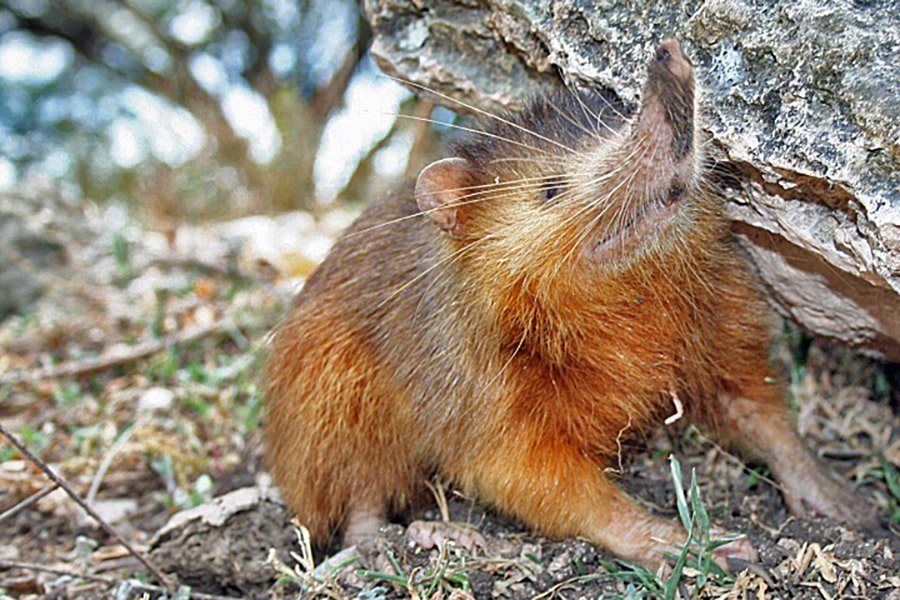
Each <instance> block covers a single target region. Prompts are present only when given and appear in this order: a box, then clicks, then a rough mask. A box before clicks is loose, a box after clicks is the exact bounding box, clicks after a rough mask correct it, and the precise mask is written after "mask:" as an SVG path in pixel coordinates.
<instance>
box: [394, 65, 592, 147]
mask: <svg viewBox="0 0 900 600" xmlns="http://www.w3.org/2000/svg"><path fill="white" fill-rule="evenodd" d="M386 77H389V78H390V79H393V80H395V81H397V82H399V83H405V84H406V85H411V86H413V87H415V88H418V89H420V90H424V91H426V92H428V93H430V94H434V95H435V96H437V97H439V98H443V99H444V100H448V101H450V102H454V103H456V104H458V105H460V106H462V107H465V108H467V109H469V110H471V111H472V112H475V113H478V114H480V115H484V116H486V117H490V118H491V119H496V120H497V121H500V122H501V123H504V124H506V125H509V126H510V127H514V128H516V129H518V130H520V131H523V132H525V133H527V134H529V135H533V136H534V137H536V138H538V139H540V140H543V141H545V142H548V143H550V144H553V145H555V146H558V147H560V148H562V149H563V150H565V151H566V152H571V153H573V154H579V153H578V152H576V151H575V150H573V149H572V148H569V147H568V146H566V145H565V144H562V143H560V142H558V141H556V140H554V139H551V138H548V137H547V136H544V135H541V134H540V133H537V132H536V131H532V130H531V129H528V128H527V127H523V126H522V125H519V124H518V123H515V122H513V121H510V120H509V119H504V118H503V117H501V116H498V115H495V114H493V113H490V112H488V111H486V110H483V109H480V108H478V107H477V106H473V105H471V104H467V103H466V102H463V101H462V100H457V99H456V98H454V97H452V96H448V95H447V94H444V93H442V92H439V91H437V90H433V89H431V88H429V87H428V86H425V85H422V84H420V83H416V82H415V81H409V80H404V79H403V78H400V77H392V76H390V75H386Z"/></svg>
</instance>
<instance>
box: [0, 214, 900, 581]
mask: <svg viewBox="0 0 900 600" xmlns="http://www.w3.org/2000/svg"><path fill="white" fill-rule="evenodd" d="M98 219H99V218H98ZM101 221H102V220H98V221H97V222H96V223H95V222H93V221H91V220H90V218H87V220H86V222H85V223H84V224H83V225H82V227H83V228H84V232H86V233H85V235H82V236H80V237H79V238H78V239H69V240H66V246H67V248H72V249H73V250H70V254H71V258H70V263H69V266H68V269H69V270H68V271H64V270H63V271H60V272H58V273H50V274H46V277H47V279H48V285H49V292H48V294H47V295H46V296H45V298H44V299H43V300H42V301H41V302H40V303H39V304H38V305H37V306H36V307H35V309H34V311H33V312H32V313H31V314H30V315H29V316H27V317H14V318H12V319H9V320H7V321H6V322H4V323H2V324H0V347H2V348H3V354H2V355H0V402H2V404H0V425H2V427H3V428H4V429H6V430H8V431H9V432H11V433H12V434H14V435H15V436H16V438H17V439H19V440H21V441H22V442H23V443H24V444H25V446H26V447H27V448H28V449H30V450H31V451H32V452H34V453H35V454H36V455H37V456H38V457H40V459H41V460H42V461H44V462H45V463H46V464H48V465H49V466H50V467H51V468H52V469H53V470H54V471H55V472H57V473H59V474H61V475H62V476H63V477H65V479H66V480H67V481H68V482H69V484H70V485H71V487H72V488H73V491H75V492H76V493H77V494H78V495H79V496H80V497H82V498H87V499H89V501H90V504H91V505H92V506H93V507H94V508H95V510H96V511H97V512H98V513H99V514H100V516H101V517H102V518H103V520H104V521H106V522H107V523H109V525H110V526H111V527H112V528H113V529H114V530H115V531H116V532H117V534H118V535H119V536H120V537H121V539H116V538H114V537H113V536H111V535H110V534H109V533H108V532H106V531H104V530H103V529H102V528H99V527H98V526H97V524H96V523H95V522H94V521H93V520H92V519H90V518H88V517H87V516H86V515H85V514H84V512H83V511H82V510H81V509H80V508H78V507H77V505H76V504H75V503H74V502H73V501H72V500H71V499H70V498H69V497H68V496H67V495H66V494H65V493H64V492H63V490H55V491H53V492H52V493H50V494H48V495H46V496H45V497H42V498H40V499H39V500H37V501H36V502H34V503H32V504H31V505H30V506H28V507H25V508H22V509H19V510H14V511H7V509H8V508H9V507H12V506H13V505H15V504H16V503H17V502H20V501H22V500H24V499H27V498H29V497H31V495H33V494H35V493H37V492H40V491H41V490H46V489H47V487H48V482H47V479H46V477H45V476H44V475H43V474H42V473H41V472H40V470H39V468H38V467H37V466H35V465H34V464H33V463H31V462H30V461H29V460H27V459H26V457H25V456H23V455H22V454H21V453H20V452H18V451H17V450H15V449H14V448H13V447H12V446H11V445H10V444H8V443H6V442H5V441H3V442H0V483H2V485H0V589H2V590H3V594H5V595H6V596H10V597H20V598H38V597H53V598H100V597H116V598H130V597H142V596H144V597H159V596H160V593H161V588H160V587H159V582H158V581H156V580H155V579H154V577H153V576H152V574H151V573H149V572H148V570H147V568H146V567H145V566H144V565H142V564H141V563H139V562H138V560H137V559H136V558H135V556H134V555H133V554H132V553H131V552H130V551H129V550H128V549H127V548H126V547H125V546H124V545H123V541H124V542H127V543H129V544H131V545H132V546H133V547H134V548H135V550H136V551H137V552H139V553H140V554H141V555H142V556H149V557H150V561H151V563H152V564H153V565H154V566H158V567H160V568H162V569H163V570H164V571H166V572H167V573H168V574H169V577H170V578H172V579H173V580H175V579H177V581H178V583H180V584H182V585H189V586H190V588H191V595H190V597H195V598H203V597H213V596H218V597H222V596H227V597H267V596H274V597H287V596H294V595H297V594H302V595H312V596H316V595H321V596H326V597H347V596H354V597H360V598H392V597H410V596H411V597H419V598H426V597H427V598H431V597H451V598H457V599H458V598H468V597H476V598H489V597H500V598H534V597H542V598H553V597H555V598H582V597H586V598H597V597H607V598H616V597H629V598H641V597H666V596H669V597H675V596H676V595H680V597H682V598H687V597H692V598H699V597H736V598H744V597H747V598H826V599H830V598H900V537H898V527H900V526H898V522H900V483H898V480H897V468H898V466H900V436H898V432H900V428H898V425H900V421H898V401H900V399H898V380H897V377H898V372H897V366H896V365H885V364H880V363H878V362H875V361H873V360H870V359H867V358H863V357H860V356H858V355H855V354H853V353H852V352H849V351H846V350H844V349H841V348H836V347H833V346H830V345H829V344H827V343H826V342H824V341H822V340H809V339H806V338H805V337H803V336H802V335H800V334H799V333H797V332H796V331H793V330H790V329H789V328H788V329H786V330H785V334H784V335H783V336H782V337H781V339H780V340H779V344H778V347H777V348H776V351H775V355H774V360H775V361H776V362H777V364H779V365H780V366H781V367H782V369H783V371H784V376H785V378H786V380H787V381H789V382H790V387H789V400H790V401H791V402H792V404H793V406H794V407H795V408H796V412H797V420H798V427H799V429H800V431H801V433H802V435H803V436H804V437H805V439H806V440H807V442H808V443H809V444H810V445H811V446H812V447H813V448H814V449H815V452H816V454H818V455H819V456H820V457H821V458H822V460H823V461H824V462H826V463H827V464H828V465H829V466H830V468H832V469H833V470H834V471H835V472H836V473H838V475H839V477H840V479H841V481H842V483H843V484H844V485H847V486H851V487H855V488H857V489H859V490H860V492H861V493H862V494H863V495H864V496H866V497H867V499H868V500H869V501H870V502H872V503H873V504H874V505H876V506H877V508H878V510H879V513H880V515H881V516H882V520H883V527H884V529H883V530H882V531H880V532H877V533H874V534H872V533H862V532H858V531H854V530H852V529H847V528H845V527H843V526H841V525H839V524H837V523H835V522H833V521H830V520H828V519H823V518H816V517H804V518H794V517H791V516H789V515H788V512H787V510H786V508H785V505H784V502H783V500H782V498H781V496H780V494H779V491H778V487H777V484H776V483H774V482H772V481H771V479H770V478H769V473H768V471H767V470H766V469H765V468H764V467H761V466H759V465H754V464H747V463H745V462H743V461H742V460H741V458H739V457H738V456H735V455H733V454H731V453H729V452H727V451H726V450H724V449H723V448H721V447H719V446H718V445H717V444H716V443H715V441H713V440H710V439H707V438H706V437H705V436H704V435H703V433H702V432H699V431H697V430H694V429H692V428H688V429H683V428H682V429H678V428H674V429H671V430H663V429H662V428H660V429H659V430H658V431H655V432H652V433H651V434H649V435H648V436H647V437H646V438H643V439H639V440H632V441H631V442H630V443H629V444H628V447H627V448H625V450H626V451H625V452H624V458H623V465H622V468H621V473H620V474H619V475H618V476H617V480H618V482H619V484H620V485H621V486H622V487H623V488H624V489H626V490H627V491H628V492H629V493H631V494H633V495H634V496H635V497H637V498H639V500H640V502H641V503H642V504H644V505H646V506H647V507H649V508H650V509H651V510H653V511H654V512H657V513H659V514H662V515H666V516H669V517H671V518H673V519H674V518H677V511H676V492H675V484H674V482H673V478H672V474H671V469H670V462H669V458H668V457H669V455H670V454H674V456H675V457H677V459H678V461H679V462H680V464H681V467H682V470H683V472H684V479H685V485H686V484H687V482H688V481H689V480H690V474H691V472H693V471H695V472H696V478H697V483H698V487H699V491H700V498H701V499H702V504H703V506H705V508H706V511H707V512H708V514H709V517H710V519H711V521H712V524H713V525H714V526H715V527H719V528H721V529H725V530H728V531H734V532H743V533H746V534H747V535H748V536H749V538H750V540H751V541H752V542H753V544H754V545H755V546H756V548H757V549H758V550H759V555H760V562H759V563H758V564H756V565H750V566H748V567H746V568H744V569H743V570H741V571H740V572H739V573H738V574H737V575H736V576H734V577H721V576H718V575H716V574H715V573H714V572H707V571H705V570H704V569H703V568H700V566H699V565H698V566H697V568H693V567H688V568H685V569H684V570H682V571H681V572H680V573H679V574H678V576H677V577H676V578H675V579H674V580H669V581H667V580H664V579H663V580H661V579H659V578H657V577H656V576H655V575H654V574H652V573H648V572H646V571H642V570H640V569H636V568H634V567H632V566H629V565H626V564H623V563H621V562H618V561H616V560H615V559H614V558H613V557H612V556H610V555H609V554H607V553H605V552H603V551H602V550H600V549H598V548H596V547H594V546H592V545H591V544H589V543H587V542H585V541H581V540H564V541H551V540H547V539H544V538H542V537H540V536H538V535H536V534H534V533H533V532H530V531H528V530H527V528H525V527H524V526H522V525H521V524H519V523H516V522H515V521H511V520H509V519H506V518H504V517H502V516H499V515H497V514H495V513H493V512H491V511H490V510H485V509H484V507H482V506H480V505H479V504H477V503H476V502H474V501H472V500H470V499H467V498H462V497H460V496H459V495H458V494H457V493H456V492H455V491H454V490H453V489H452V487H448V488H446V489H443V488H441V489H442V490H443V494H444V497H446V498H447V499H448V500H447V506H446V509H447V512H448V513H449V514H448V516H449V517H450V518H451V519H452V520H454V521H459V522H464V523H470V524H473V525H474V526H476V527H477V528H478V529H479V530H480V531H481V532H482V533H483V534H484V535H485V536H486V538H487V540H488V542H489V545H488V552H487V553H486V554H480V555H476V556H470V555H469V554H468V553H466V552H465V551H463V550H462V549H460V548H456V547H446V548H445V549H443V550H440V551H439V550H431V551H425V550H422V549H421V548H418V547H415V546H414V545H411V544H410V543H408V542H407V540H406V538H405V536H404V533H403V528H402V526H403V524H406V523H408V522H409V521H410V520H411V519H413V518H424V519H431V520H437V519H440V518H441V514H440V511H439V510H438V508H437V505H427V504H426V505H423V506H422V507H420V508H419V509H418V512H417V513H416V514H408V515H400V516H399V517H398V523H399V525H397V526H393V527H391V528H389V529H388V530H387V531H386V532H385V533H384V535H383V537H382V539H381V540H380V542H379V546H378V548H379V550H380V555H379V554H377V553H372V554H371V555H370V556H368V557H367V560H366V561H359V560H356V561H354V562H351V563H349V564H347V565H344V566H343V568H341V569H337V570H336V571H337V572H336V573H335V569H324V570H323V567H321V566H320V567H319V571H318V574H316V573H315V572H314V569H315V567H316V566H317V565H320V564H321V561H322V560H323V558H324V554H323V552H322V551H321V549H318V550H316V551H314V552H310V551H308V549H306V548H305V547H304V545H303V543H302V539H298V531H301V532H302V530H298V529H297V528H295V527H294V526H293V525H292V524H291V523H290V519H289V515H288V514H286V511H285V509H284V508H283V507H282V506H281V505H280V504H279V503H278V501H277V500H276V499H275V496H273V495H272V493H271V490H269V489H268V488H266V483H265V477H264V476H263V468H262V461H261V450H262V439H261V434H260V427H259V422H260V419H261V418H264V416H263V414H262V410H261V402H260V398H259V389H258V385H257V376H258V369H259V365H260V362H261V357H262V356H263V352H264V339H265V334H266V332H267V331H268V329H269V328H270V327H271V326H272V325H273V324H274V323H275V322H276V320H277V319H278V317H279V315H280V314H281V312H282V310H283V307H284V305H285V302H286V301H287V299H288V298H289V297H290V293H291V289H292V286H293V283H294V281H293V280H289V279H288V278H285V277H282V276H279V274H278V268H277V267H278V265H274V266H273V265H272V264H270V263H266V262H265V261H262V260H257V259H253V260H251V259H250V258H253V257H252V256H251V257H250V258H247V257H242V255H241V253H240V251H239V252H237V254H235V253H234V252H233V245H231V246H229V245H228V244H219V245H216V244H217V243H218V242H219V241H221V237H222V236H223V234H222V231H221V230H208V231H194V232H191V235H192V236H193V237H192V239H194V240H195V242H196V240H201V241H200V242H197V243H195V246H197V247H205V248H207V249H213V250H211V253H212V254H211V256H204V257H201V258H199V259H198V258H197V256H196V255H193V254H190V253H187V252H184V253H183V254H181V255H179V254H178V253H179V252H181V251H180V250H178V248H177V244H176V248H175V249H174V250H173V249H172V248H171V247H166V246H165V243H164V242H162V241H160V240H159V239H157V238H156V237H154V236H153V235H151V234H148V233H146V232H142V231H139V230H135V229H134V228H131V229H126V230H124V231H126V233H125V234H122V233H121V232H118V233H117V232H110V231H108V230H105V229H103V228H102V227H101V226H100V223H101ZM117 235H119V236H120V237H119V238H117V237H116V236H117ZM322 235H324V236H328V235H331V232H330V231H326V232H324V233H323V234H322ZM122 236H124V237H122ZM204 236H207V237H204ZM207 238H208V240H209V243H205V242H204V241H203V240H206V239H207ZM122 239H124V240H125V242H124V247H125V248H127V251H125V252H123V251H122V247H123V242H122ZM160 248H163V249H164V250H165V252H164V253H161V251H160V250H159V249H160ZM216 248H220V250H215V249H216ZM217 253H218V254H217ZM173 255H174V256H175V257H176V259H173V258H172V257H173ZM161 256H164V257H165V258H164V259H163V258H160V257H161ZM270 262H271V261H270ZM300 263H301V270H302V269H308V268H309V267H308V266H303V265H305V264H306V263H303V261H300ZM292 264H294V266H295V267H296V265H297V264H298V263H297V261H296V260H295V261H294V262H293V263H292ZM311 264H314V263H311ZM311 264H310V266H311ZM294 274H296V270H295V271H294ZM248 490H249V491H248ZM254 490H255V491H254ZM261 490H262V491H261ZM229 493H232V495H231V496H228V494H229ZM235 494H236V495H235ZM254 494H255V495H254ZM223 496H225V497H226V498H230V499H231V500H228V501H219V503H218V504H214V505H210V504H207V503H208V502H209V501H210V500H212V499H213V498H215V497H218V498H221V497H223ZM437 497H438V498H440V497H441V494H440V493H438V494H437ZM229 502H230V503H231V504H229ZM210 506H214V507H216V506H217V507H218V508H217V509H216V510H219V511H220V513H221V514H220V517H221V518H220V519H218V520H217V519H216V518H215V517H209V515H210V514H212V513H211V512H210V510H212V509H210V508H209V507H210ZM223 507H224V508H223ZM189 510H192V511H195V513H188V516H187V517H185V516H184V515H185V513H184V511H189ZM3 511H7V512H3ZM197 511H199V512H197ZM204 511H206V512H204ZM229 511H230V512H229ZM213 512H215V511H213ZM179 513H181V515H182V517H179V518H181V519H182V521H183V522H180V523H179V522H176V523H174V524H170V525H169V528H168V529H166V530H164V531H163V533H160V531H161V530H163V528H164V526H166V524H167V523H168V522H169V521H170V519H172V518H173V515H176V514H179ZM201 513H202V514H203V515H205V516H202V517H197V518H195V519H194V520H193V521H192V520H191V519H190V518H189V517H190V515H191V514H194V515H197V514H201ZM216 514H219V513H216ZM204 519H205V520H204ZM270 549H274V552H270ZM373 556H374V557H375V558H373ZM378 556H380V557H381V558H380V559H379V558H378ZM379 560H380V561H381V562H379ZM379 565H381V568H380V569H379ZM326 566H327V565H326ZM331 566H332V567H334V566H335V564H332V565H331ZM667 585H668V587H667ZM179 593H180V594H181V596H180V597H188V596H187V589H186V588H182V590H181V592H179ZM0 597H2V596H0Z"/></svg>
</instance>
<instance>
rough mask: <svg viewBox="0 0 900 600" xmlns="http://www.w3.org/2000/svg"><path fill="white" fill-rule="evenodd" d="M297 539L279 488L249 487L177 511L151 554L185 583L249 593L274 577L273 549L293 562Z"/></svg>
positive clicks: (152, 545)
mask: <svg viewBox="0 0 900 600" xmlns="http://www.w3.org/2000/svg"><path fill="white" fill-rule="evenodd" d="M295 544H296V537H295V534H294V533H293V528H292V527H291V526H290V524H289V517H288V515H287V510H286V509H285V507H284V504H283V503H282V502H281V499H280V497H279V496H278V493H277V491H276V490H275V489H274V488H271V487H268V486H266V487H248V488H241V489H238V490H235V491H233V492H230V493H228V494H225V495H224V496H220V497H218V498H215V499H214V500H213V501H211V502H208V503H206V504H202V505H200V506H198V507H196V508H193V509H190V510H186V511H183V512H180V513H176V514H175V515H173V516H172V518H171V519H170V520H169V522H168V523H167V524H166V525H165V526H164V527H163V528H162V529H161V530H160V531H159V532H157V534H156V535H155V536H154V538H153V539H152V540H151V541H150V556H151V558H152V559H153V560H154V561H156V563H157V564H158V565H159V566H160V567H161V568H162V569H164V570H165V571H167V572H170V573H175V574H176V575H177V576H178V580H179V582H180V583H181V584H187V585H190V586H193V587H197V588H200V589H204V590H217V591H219V592H223V593H234V592H239V593H241V594H248V595H249V594H253V593H255V592H259V591H260V590H264V589H266V587H268V586H269V585H270V584H271V582H272V579H273V577H274V575H275V570H274V568H273V567H271V566H270V565H269V564H267V562H266V559H267V557H268V554H269V549H270V548H276V549H278V550H281V551H282V553H283V556H281V559H282V560H284V561H287V560H289V559H290V557H289V556H287V552H286V551H285V549H291V548H293V547H294V546H295Z"/></svg>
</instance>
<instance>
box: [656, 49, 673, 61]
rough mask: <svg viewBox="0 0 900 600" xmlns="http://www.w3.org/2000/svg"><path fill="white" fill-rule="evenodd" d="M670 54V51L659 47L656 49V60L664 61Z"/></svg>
mask: <svg viewBox="0 0 900 600" xmlns="http://www.w3.org/2000/svg"><path fill="white" fill-rule="evenodd" d="M670 56H672V53H671V52H669V51H668V50H666V49H665V48H659V49H657V50H656V60H658V61H659V62H665V61H667V60H669V57H670Z"/></svg>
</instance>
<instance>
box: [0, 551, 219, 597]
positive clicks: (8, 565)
mask: <svg viewBox="0 0 900 600" xmlns="http://www.w3.org/2000/svg"><path fill="white" fill-rule="evenodd" d="M0 569H25V570H28V571H40V572H43V573H53V574H54V575H68V576H69V577H77V578H78V579H84V580H86V581H95V582H97V583H105V584H107V585H118V584H120V583H122V581H121V580H120V579H115V578H113V577H106V576H104V575H93V574H91V573H80V572H78V571H75V570H73V569H63V568H60V567H48V566H46V565H39V564H37V563H30V562H23V561H18V560H2V559H0ZM135 587H139V588H140V590H146V591H148V592H157V593H169V594H171V593H172V590H169V589H165V588H161V587H159V586H156V585H150V584H147V583H141V584H139V585H138V586H135ZM191 598H196V599H197V600H236V599H235V598H234V597H233V596H218V595H216V594H203V593H201V592H194V591H191Z"/></svg>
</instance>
